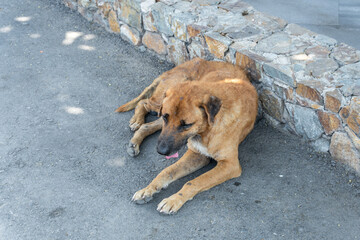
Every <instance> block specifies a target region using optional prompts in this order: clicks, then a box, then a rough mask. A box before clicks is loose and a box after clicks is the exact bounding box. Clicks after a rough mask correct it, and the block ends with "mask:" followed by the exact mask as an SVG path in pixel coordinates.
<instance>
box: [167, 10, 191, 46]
mask: <svg viewBox="0 0 360 240" xmlns="http://www.w3.org/2000/svg"><path fill="white" fill-rule="evenodd" d="M195 20H196V17H195V16H193V15H192V14H190V13H181V14H177V15H175V16H172V18H171V30H172V32H173V33H174V36H175V37H177V38H178V39H180V40H182V41H186V40H187V39H188V36H187V26H188V25H190V24H192V23H194V22H195Z"/></svg>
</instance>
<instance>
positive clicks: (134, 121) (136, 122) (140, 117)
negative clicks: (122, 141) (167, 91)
mask: <svg viewBox="0 0 360 240" xmlns="http://www.w3.org/2000/svg"><path fill="white" fill-rule="evenodd" d="M147 101H148V100H147V99H143V100H141V101H139V102H138V104H137V105H136V108H135V113H134V116H133V117H132V118H131V119H130V121H129V127H130V129H131V131H136V130H138V129H139V128H140V126H141V125H142V124H144V122H145V116H146V114H147V113H148V112H149V110H148V108H147V107H146V105H147Z"/></svg>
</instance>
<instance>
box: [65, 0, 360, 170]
mask: <svg viewBox="0 0 360 240" xmlns="http://www.w3.org/2000/svg"><path fill="white" fill-rule="evenodd" d="M63 2H64V4H66V5H67V6H68V7H70V8H72V9H74V10H77V11H78V12H79V13H81V14H82V15H83V16H84V17H85V18H86V19H88V20H89V21H93V22H96V23H98V24H100V25H102V26H104V27H105V28H106V29H107V30H108V31H110V32H113V33H115V34H119V36H121V37H122V38H123V39H125V40H126V41H129V42H130V43H132V44H133V45H135V46H138V47H139V48H140V50H145V49H147V50H148V51H152V52H154V53H156V54H157V55H158V56H159V57H161V58H163V59H167V60H168V61H170V62H173V63H175V64H176V65H177V64H180V63H183V62H185V61H187V60H189V59H191V58H194V57H201V58H205V59H215V60H220V61H227V62H231V63H233V64H236V65H240V66H242V67H244V68H245V69H248V71H249V74H250V75H251V77H252V79H253V83H254V85H255V86H256V87H257V89H258V92H259V96H260V101H261V107H262V112H263V115H264V117H265V118H266V119H267V120H268V122H269V123H271V124H272V125H273V126H275V127H276V128H278V129H282V130H284V131H287V132H290V133H294V134H297V135H299V136H301V137H302V138H304V139H305V140H307V141H309V142H310V144H311V145H312V146H313V147H314V148H315V149H316V150H318V151H321V152H327V151H329V152H330V154H331V155H332V156H333V158H334V159H336V160H338V161H341V162H343V163H345V164H347V165H349V166H351V167H352V168H354V169H355V170H356V171H357V172H360V51H357V50H356V49H354V48H352V47H350V46H348V45H346V44H343V43H338V42H337V41H336V40H334V39H332V38H329V37H327V36H324V35H319V34H316V33H314V32H311V31H309V30H307V29H304V28H302V27H300V26H298V25H296V24H288V23H286V22H285V21H284V20H282V19H280V18H277V17H272V16H268V15H266V14H264V13H261V12H258V11H256V10H255V9H253V8H252V7H251V6H249V5H248V4H246V3H244V2H241V1H239V0H192V1H186V0H156V1H155V0H63ZM149 81H150V79H149Z"/></svg>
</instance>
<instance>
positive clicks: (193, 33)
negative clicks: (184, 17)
mask: <svg viewBox="0 0 360 240" xmlns="http://www.w3.org/2000/svg"><path fill="white" fill-rule="evenodd" d="M207 29H208V27H206V26H202V25H197V24H189V25H187V36H188V40H189V39H190V38H194V37H198V36H200V34H201V33H203V32H205V31H206V30H207Z"/></svg>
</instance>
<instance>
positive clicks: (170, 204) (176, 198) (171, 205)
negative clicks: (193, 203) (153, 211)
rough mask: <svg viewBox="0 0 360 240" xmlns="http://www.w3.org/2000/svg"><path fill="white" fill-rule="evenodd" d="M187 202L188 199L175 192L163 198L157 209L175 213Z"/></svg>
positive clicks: (162, 211) (161, 211) (166, 212)
mask: <svg viewBox="0 0 360 240" xmlns="http://www.w3.org/2000/svg"><path fill="white" fill-rule="evenodd" d="M185 202H186V201H185V200H184V199H183V197H182V196H181V195H179V194H174V195H172V196H170V197H168V198H165V199H163V200H162V201H161V202H160V203H159V205H158V207H157V210H158V211H159V212H160V213H164V214H175V213H176V212H177V211H178V210H179V209H180V208H181V207H182V206H183V205H184V203H185Z"/></svg>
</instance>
